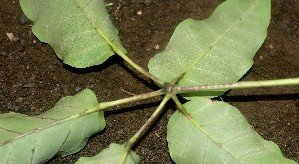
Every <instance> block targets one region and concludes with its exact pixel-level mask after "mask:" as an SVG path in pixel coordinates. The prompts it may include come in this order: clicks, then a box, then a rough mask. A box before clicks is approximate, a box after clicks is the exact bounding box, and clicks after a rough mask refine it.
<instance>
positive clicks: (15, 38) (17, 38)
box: [12, 36, 20, 42]
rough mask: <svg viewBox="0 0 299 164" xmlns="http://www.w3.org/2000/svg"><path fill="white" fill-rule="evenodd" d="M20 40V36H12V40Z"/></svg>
mask: <svg viewBox="0 0 299 164" xmlns="http://www.w3.org/2000/svg"><path fill="white" fill-rule="evenodd" d="M19 40H20V38H19V37H17V36H14V37H13V38H12V41H13V42H18V41H19Z"/></svg>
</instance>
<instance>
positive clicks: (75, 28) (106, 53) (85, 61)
mask: <svg viewBox="0 0 299 164" xmlns="http://www.w3.org/2000/svg"><path fill="white" fill-rule="evenodd" d="M20 5H21V7H22V10H23V11H24V13H25V15H26V16H27V17H28V18H29V19H31V20H32V21H34V26H33V28H32V31H33V33H34V34H35V35H36V36H37V38H39V39H40V40H41V41H42V42H46V43H49V44H50V45H51V46H52V48H53V49H54V51H55V52H56V55H57V56H58V57H59V58H60V59H62V60H63V62H64V63H66V64H68V65H71V66H73V67H77V68H85V67H89V66H93V65H99V64H101V63H103V62H104V61H106V60H107V59H108V58H109V57H110V56H112V55H114V52H113V50H112V49H111V48H110V46H109V45H108V44H107V43H106V41H105V40H104V39H103V38H102V37H101V36H100V35H99V34H98V32H97V29H101V31H103V33H105V35H106V36H107V37H109V39H110V40H112V42H113V43H114V44H115V45H117V46H118V47H119V48H120V49H122V50H123V51H124V52H126V50H125V49H124V48H123V46H122V45H121V43H120V40H119V38H118V31H117V30H116V28H115V27H114V26H113V24H112V22H111V21H110V19H109V15H108V13H107V11H106V9H105V5H104V1H101V0H100V1H95V0H91V1H90V0H75V1H73V0H65V1H60V0H56V1H46V0H42V1H34V0H29V1H28V0H21V1H20Z"/></svg>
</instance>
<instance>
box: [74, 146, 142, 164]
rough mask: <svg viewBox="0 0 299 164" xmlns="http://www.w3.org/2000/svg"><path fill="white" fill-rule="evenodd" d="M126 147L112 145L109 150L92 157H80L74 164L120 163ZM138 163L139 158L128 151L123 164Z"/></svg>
mask: <svg viewBox="0 0 299 164" xmlns="http://www.w3.org/2000/svg"><path fill="white" fill-rule="evenodd" d="M125 147H126V145H125V144H123V145H119V144H115V143H112V144H110V145H109V148H106V149H104V150H103V151H102V152H101V153H99V154H98V155H96V156H93V157H81V158H80V159H79V160H78V161H77V162H76V164H94V163H105V164H115V163H121V159H122V156H123V154H124V152H125ZM139 162H140V158H139V156H138V155H137V154H136V153H135V152H133V151H132V150H130V152H129V154H128V156H127V158H126V161H125V164H137V163H139Z"/></svg>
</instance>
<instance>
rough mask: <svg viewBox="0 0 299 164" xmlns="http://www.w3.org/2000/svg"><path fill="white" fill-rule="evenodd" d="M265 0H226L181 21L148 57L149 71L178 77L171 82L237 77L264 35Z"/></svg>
mask: <svg viewBox="0 0 299 164" xmlns="http://www.w3.org/2000/svg"><path fill="white" fill-rule="evenodd" d="M270 5H271V2H270V0H227V1H225V2H223V3H222V4H221V5H219V6H218V7H217V9H216V10H215V11H214V13H213V14H212V16H211V17H209V18H208V19H205V20H202V21H198V20H193V19H187V20H185V21H183V22H182V23H180V24H179V25H178V26H177V27H176V29H175V32H174V34H173V35H172V37H171V39H170V41H169V43H168V45H167V47H166V49H165V50H164V51H163V52H161V53H158V54H157V55H156V56H155V57H154V58H152V59H151V60H150V62H149V65H148V67H149V71H150V73H152V74H153V75H155V76H157V77H158V78H161V79H162V80H164V81H166V82H172V81H173V80H174V79H176V78H178V77H182V78H181V79H179V81H178V82H177V84H179V85H181V86H191V85H204V84H221V83H231V82H236V81H238V80H239V79H240V78H241V77H242V76H243V75H244V74H245V73H246V72H247V71H248V70H249V68H250V67H251V66H252V63H253V57H254V55H255V53H256V52H257V51H258V49H259V48H260V47H261V45H262V43H263V42H264V40H265V38H266V35H267V27H268V25H269V22H270ZM224 92H225V91H209V92H201V93H198V94H196V95H197V96H198V95H200V96H219V95H221V94H223V93H224ZM193 95H194V94H186V95H184V96H193Z"/></svg>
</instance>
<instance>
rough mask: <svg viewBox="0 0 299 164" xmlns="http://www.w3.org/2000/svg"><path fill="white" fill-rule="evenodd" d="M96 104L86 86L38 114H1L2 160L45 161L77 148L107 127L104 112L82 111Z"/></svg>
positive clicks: (73, 151)
mask: <svg viewBox="0 0 299 164" xmlns="http://www.w3.org/2000/svg"><path fill="white" fill-rule="evenodd" d="M97 104H98V102H97V98H96V96H95V94H94V93H93V92H92V91H91V90H89V89H85V90H83V91H82V92H80V93H79V94H77V95H75V96H67V97H64V98H62V99H60V100H59V101H58V102H57V103H56V105H55V106H54V107H53V108H52V109H51V110H49V111H47V112H45V113H43V114H40V115H38V116H27V115H24V114H19V113H6V114H3V115H0V136H1V137H0V163H20V161H21V163H43V162H45V161H47V160H48V159H50V158H52V157H53V156H54V155H62V156H66V155H69V154H72V153H75V152H78V151H79V150H81V149H82V148H83V147H84V145H85V144H86V142H87V140H88V138H89V137H90V136H91V135H93V134H95V133H97V132H99V131H101V130H103V129H104V127H105V124H106V123H105V120H104V113H103V112H95V113H92V114H88V115H82V114H81V113H82V112H84V111H85V110H86V109H89V108H92V107H94V106H96V105H97Z"/></svg>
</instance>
